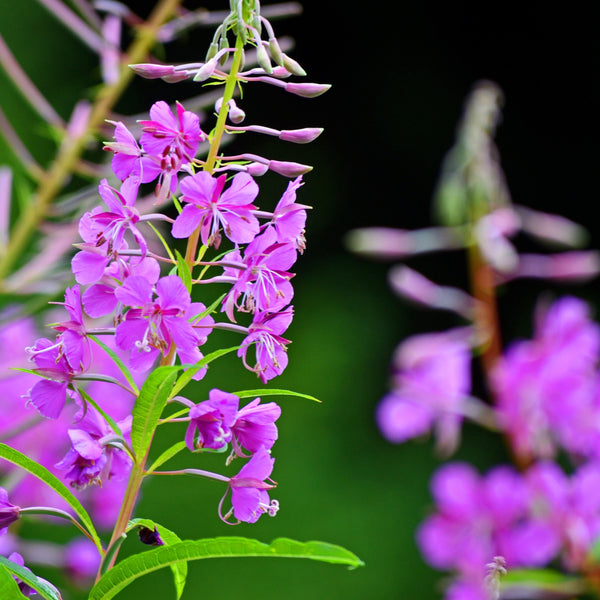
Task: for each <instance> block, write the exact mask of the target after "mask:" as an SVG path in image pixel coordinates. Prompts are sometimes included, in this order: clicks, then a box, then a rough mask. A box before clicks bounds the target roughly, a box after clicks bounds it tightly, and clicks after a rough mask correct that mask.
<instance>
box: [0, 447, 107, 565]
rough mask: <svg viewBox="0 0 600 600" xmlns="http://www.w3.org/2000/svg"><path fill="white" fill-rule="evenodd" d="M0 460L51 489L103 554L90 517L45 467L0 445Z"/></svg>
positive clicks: (12, 449)
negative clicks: (67, 506)
mask: <svg viewBox="0 0 600 600" xmlns="http://www.w3.org/2000/svg"><path fill="white" fill-rule="evenodd" d="M0 458H4V459H5V460H7V461H8V462H10V463H12V464H13V465H17V466H18V467H21V468H22V469H25V471H28V472H29V473H31V474H32V475H33V476H34V477H37V478H38V479H39V480H41V481H43V482H44V483H45V484H46V485H48V486H49V487H50V488H52V489H53V490H54V491H55V492H56V493H57V494H58V495H59V496H60V497H61V498H62V499H63V500H64V501H65V502H66V503H67V504H68V505H69V506H70V507H71V508H72V509H73V511H74V512H75V514H76V515H77V516H78V517H79V520H80V521H81V523H82V525H83V526H84V527H85V529H86V530H87V532H88V533H89V534H90V537H91V539H92V541H93V542H94V543H95V544H96V547H97V548H98V550H99V551H100V553H102V554H103V553H104V550H103V549H102V543H101V541H100V538H99V537H98V534H97V533H96V529H95V528H94V525H93V523H92V520H91V519H90V516H89V515H88V513H87V512H86V510H85V508H83V506H82V505H81V502H79V500H77V498H75V496H74V495H73V494H72V493H71V491H70V490H69V488H68V487H66V486H65V485H64V483H62V481H60V479H58V478H57V477H55V476H54V475H53V474H52V473H50V471H48V469H46V467H43V466H42V465H40V464H38V463H37V462H35V461H34V460H31V458H29V457H28V456H25V455H24V454H22V453H21V452H19V451H18V450H15V449H14V448H11V447H10V446H7V445H6V444H0Z"/></svg>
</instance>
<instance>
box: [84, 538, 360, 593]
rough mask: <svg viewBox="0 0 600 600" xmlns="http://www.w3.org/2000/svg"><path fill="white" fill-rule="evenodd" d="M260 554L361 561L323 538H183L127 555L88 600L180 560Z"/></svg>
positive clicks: (347, 562)
mask: <svg viewBox="0 0 600 600" xmlns="http://www.w3.org/2000/svg"><path fill="white" fill-rule="evenodd" d="M250 556H255V557H258V556H262V557H273V558H307V559H310V560H318V561H322V562H328V563H335V564H342V565H346V566H348V567H350V568H356V567H360V566H362V565H363V562H362V561H361V560H360V559H359V558H358V557H357V556H356V555H354V554H353V553H352V552H350V551H348V550H346V549H344V548H342V547H340V546H334V545H332V544H327V543H325V542H297V541H295V540H290V539H286V538H279V539H277V540H275V541H273V542H272V543H271V544H263V543H262V542H259V541H258V540H252V539H247V538H242V537H218V538H212V539H204V540H186V541H183V542H178V543H175V544H173V545H171V546H161V547H160V548H154V549H153V550H150V551H148V552H142V553H141V554H136V555H135V556H129V557H128V558H126V559H125V560H123V561H121V562H120V563H118V564H117V565H116V566H115V567H113V568H112V569H111V570H110V571H108V572H107V573H106V574H105V575H104V576H103V577H102V578H101V579H100V580H99V581H98V583H97V584H96V585H95V586H94V587H93V588H92V590H91V592H90V595H89V600H110V599H111V598H114V597H115V596H116V595H117V594H118V593H119V592H120V591H121V590H123V589H125V588H126V587H127V586H128V585H129V584H130V583H132V582H133V581H135V580H136V579H137V578H139V577H142V576H143V575H146V574H147V573H151V572H152V571H156V570H158V569H161V568H163V567H166V566H169V565H172V564H174V563H177V562H181V561H189V560H200V559H204V558H236V557H250Z"/></svg>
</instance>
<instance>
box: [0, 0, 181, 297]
mask: <svg viewBox="0 0 600 600" xmlns="http://www.w3.org/2000/svg"><path fill="white" fill-rule="evenodd" d="M181 1H182V0H161V1H160V2H159V3H158V4H157V6H156V8H155V9H154V11H153V12H152V14H151V15H150V18H149V19H148V21H147V22H146V23H145V24H144V25H143V26H142V27H140V28H139V29H138V30H137V37H136V39H135V40H134V42H133V43H132V44H131V46H130V47H129V48H128V49H127V52H126V53H125V62H124V64H122V67H121V71H120V73H119V78H118V79H117V81H115V82H114V83H112V84H110V85H107V86H104V87H102V88H101V90H100V91H99V93H98V95H97V97H96V100H95V101H94V104H93V106H92V111H91V115H90V119H89V121H88V124H87V127H86V128H85V130H84V131H83V132H82V133H81V134H80V135H79V136H78V137H76V138H74V139H69V138H65V139H64V140H63V143H62V145H61V147H60V148H59V150H58V155H57V157H56V160H55V161H54V162H53V163H52V165H51V166H50V168H49V170H48V171H47V172H46V173H45V174H44V176H43V177H42V179H41V182H40V185H39V187H38V190H37V192H36V194H35V196H34V198H33V202H32V204H31V206H29V207H28V209H27V210H24V211H22V213H21V214H20V215H19V219H18V221H17V223H16V225H15V227H14V230H13V231H12V232H11V238H10V243H9V245H8V247H7V250H6V253H5V254H4V256H2V257H1V258H0V289H1V288H2V285H3V284H2V280H4V278H5V277H6V275H7V274H8V273H10V271H11V269H12V267H13V266H14V264H15V263H16V262H17V260H18V259H19V258H20V257H21V255H22V254H23V251H24V250H25V248H26V247H27V245H28V244H29V242H30V239H31V237H32V235H33V234H34V233H35V231H36V229H37V228H38V226H39V224H40V223H41V222H42V220H43V219H44V217H45V216H46V214H47V213H48V208H49V206H50V204H51V202H52V201H53V200H54V198H55V197H56V196H57V195H58V193H59V192H60V190H61V189H62V187H63V185H64V184H65V182H66V181H67V179H68V177H69V175H70V174H71V173H72V171H73V169H74V167H75V165H77V164H78V162H79V159H80V157H81V155H82V154H83V151H84V150H85V147H86V144H87V141H88V140H89V138H90V136H92V135H94V134H95V133H96V132H97V131H98V129H99V128H100V126H101V125H102V124H103V123H104V120H105V119H106V117H107V115H108V114H109V112H110V111H111V110H112V108H113V106H114V105H115V104H116V102H117V101H118V100H119V98H120V97H121V95H122V94H123V92H124V90H125V88H126V87H127V86H128V85H129V82H130V81H131V79H132V78H133V77H134V73H133V71H132V70H131V69H129V68H128V67H127V64H131V63H137V62H143V61H144V60H145V58H146V56H147V54H148V52H149V51H150V49H151V48H152V46H153V45H154V43H155V42H156V38H157V33H158V30H159V29H160V27H161V26H162V25H163V23H165V22H166V20H167V19H168V18H169V16H170V15H172V14H174V13H175V12H176V9H177V7H178V6H179V4H180V3H181Z"/></svg>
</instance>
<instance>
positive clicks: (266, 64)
mask: <svg viewBox="0 0 600 600" xmlns="http://www.w3.org/2000/svg"><path fill="white" fill-rule="evenodd" d="M256 62H257V63H258V64H259V65H260V66H261V68H262V69H263V70H264V71H265V73H268V74H269V75H270V74H271V73H272V72H273V66H272V65H271V59H270V58H269V54H268V52H267V51H266V50H265V47H264V46H263V45H262V42H260V43H258V44H257V46H256Z"/></svg>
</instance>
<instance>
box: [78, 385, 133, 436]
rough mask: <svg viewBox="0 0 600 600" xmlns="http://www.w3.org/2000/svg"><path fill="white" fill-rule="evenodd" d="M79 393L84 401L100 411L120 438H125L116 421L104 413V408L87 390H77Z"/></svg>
mask: <svg viewBox="0 0 600 600" xmlns="http://www.w3.org/2000/svg"><path fill="white" fill-rule="evenodd" d="M77 391H78V392H79V393H80V394H81V395H82V396H83V399H84V400H85V401H86V402H88V403H89V404H91V405H92V406H93V407H94V408H95V409H96V410H97V411H98V413H99V414H100V415H101V416H102V418H103V419H104V420H105V421H106V422H107V423H108V425H109V427H110V428H111V429H112V430H113V431H114V432H115V433H116V434H117V435H118V436H119V437H123V432H122V431H121V428H120V427H119V426H118V425H117V424H116V422H115V420H114V419H113V418H112V417H111V416H110V415H109V414H108V413H106V412H104V411H103V410H102V408H100V406H99V405H98V403H97V402H96V401H95V400H94V399H93V398H92V397H91V396H90V395H89V394H88V393H87V392H86V391H85V390H82V389H81V388H77Z"/></svg>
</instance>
